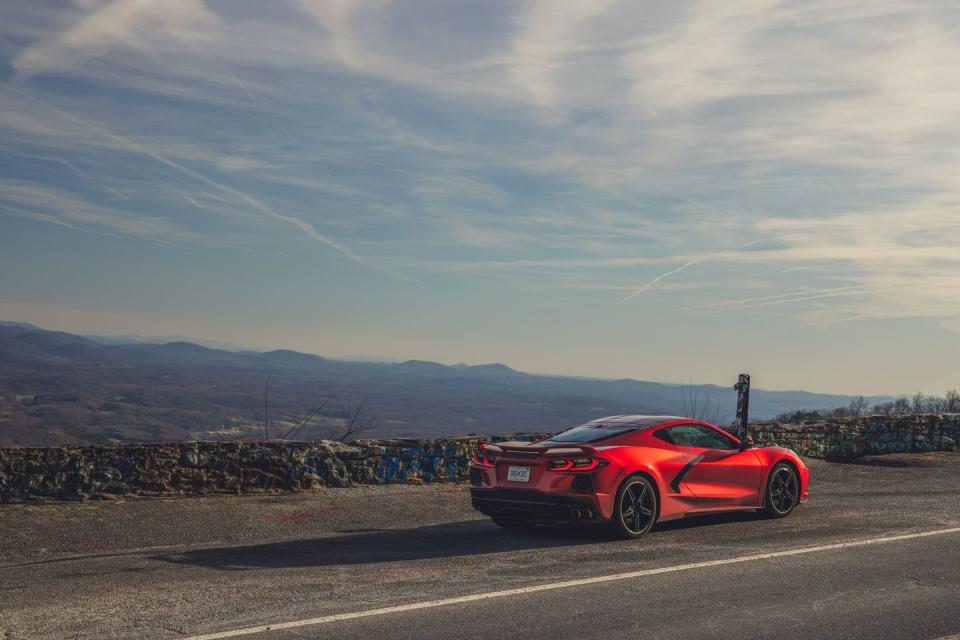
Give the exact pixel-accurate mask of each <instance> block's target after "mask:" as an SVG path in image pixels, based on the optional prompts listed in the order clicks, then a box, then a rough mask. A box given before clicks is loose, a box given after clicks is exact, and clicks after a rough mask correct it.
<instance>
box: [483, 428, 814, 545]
mask: <svg viewBox="0 0 960 640" xmlns="http://www.w3.org/2000/svg"><path fill="white" fill-rule="evenodd" d="M809 476H810V472H809V471H808V469H807V467H806V465H804V464H803V461H802V460H801V459H800V457H799V456H798V455H797V454H796V453H794V452H793V451H791V450H790V449H784V448H783V447H754V446H753V441H752V440H751V439H750V438H749V437H745V438H744V439H743V441H741V440H739V439H737V438H735V437H734V436H732V435H730V434H729V433H727V432H726V431H724V430H723V429H720V428H718V427H715V426H713V425H712V424H708V423H706V422H701V421H699V420H690V419H687V418H678V417H674V416H611V417H608V418H600V419H598V420H593V421H591V422H588V423H586V424H584V425H582V426H579V427H575V428H573V429H570V430H568V431H564V432H563V433H560V434H557V435H555V436H552V437H550V438H548V439H547V440H542V441H540V442H533V443H531V442H503V443H496V444H486V443H484V444H481V445H480V447H479V448H478V450H477V452H476V453H475V454H474V458H473V461H472V463H471V464H470V495H471V498H472V500H473V506H474V507H475V508H476V509H478V510H480V511H481V512H483V513H485V514H486V515H488V516H490V517H491V518H493V521H494V522H496V523H497V524H498V525H500V526H502V527H505V528H508V529H510V528H522V527H528V526H531V525H533V524H538V523H542V524H571V523H581V522H596V523H606V524H608V525H612V526H613V528H614V529H615V530H616V531H618V532H619V533H620V534H621V535H623V536H625V537H628V538H637V537H640V536H642V535H643V534H644V533H646V532H647V531H649V530H650V528H651V527H653V525H654V523H656V522H663V521H666V520H674V519H677V518H683V517H685V516H688V515H694V514H703V513H718V512H724V511H746V510H752V509H762V510H764V511H766V512H767V513H768V514H770V515H771V516H773V517H777V518H782V517H784V516H786V515H788V514H789V513H790V512H791V511H793V509H794V507H796V506H797V504H799V503H801V502H805V501H806V499H807V481H808V479H809Z"/></svg>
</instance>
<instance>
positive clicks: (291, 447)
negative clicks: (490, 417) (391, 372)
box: [0, 434, 545, 502]
mask: <svg viewBox="0 0 960 640" xmlns="http://www.w3.org/2000/svg"><path fill="white" fill-rule="evenodd" d="M544 435H545V434H540V435H522V436H517V438H520V439H529V438H531V437H532V438H537V439H539V438H540V437H544ZM482 440H487V441H496V440H503V438H502V437H482V436H476V437H470V438H448V439H430V440H426V439H424V440H364V441H358V442H352V443H349V444H344V443H339V442H329V441H321V442H182V443H171V444H130V445H96V446H81V447H22V448H19V447H15V448H0V502H24V501H29V500H38V499H50V498H53V499H74V500H83V499H88V498H101V499H110V498H119V497H123V496H182V495H213V494H243V493H256V492H270V491H300V490H305V489H313V488H316V487H323V486H330V487H346V486H350V485H353V484H382V483H391V482H401V483H404V482H405V483H419V482H449V481H458V480H465V479H466V475H467V463H468V462H469V459H470V457H472V455H473V451H474V449H476V446H477V444H478V443H479V442H481V441H482Z"/></svg>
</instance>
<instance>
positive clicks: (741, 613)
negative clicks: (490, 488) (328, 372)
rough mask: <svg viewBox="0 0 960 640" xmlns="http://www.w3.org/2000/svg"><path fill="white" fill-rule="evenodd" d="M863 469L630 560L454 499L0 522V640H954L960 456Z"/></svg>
mask: <svg viewBox="0 0 960 640" xmlns="http://www.w3.org/2000/svg"><path fill="white" fill-rule="evenodd" d="M881 462H884V463H885V464H897V465H903V466H870V465H851V464H828V463H824V462H819V461H808V463H809V465H810V467H811V470H812V473H813V480H812V484H811V492H810V493H811V497H810V501H809V502H808V503H807V504H805V505H803V506H802V507H801V508H799V509H798V510H797V511H796V512H795V513H794V514H793V515H792V516H791V517H789V518H787V519H785V520H765V519H763V518H760V517H758V516H755V515H752V514H745V515H736V516H727V517H710V518H701V519H689V520H685V521H681V522H678V523H669V524H666V525H662V526H658V527H657V528H655V529H654V531H653V532H651V534H649V535H648V536H647V537H645V538H644V539H642V540H638V541H629V542H624V541H620V540H616V539H613V538H611V537H608V536H605V535H603V534H602V533H600V532H596V531H591V530H582V531H572V532H571V531H553V530H545V531H539V530H538V531H536V532H531V533H524V534H517V533H510V532H506V531H501V530H499V529H498V528H497V527H496V526H494V525H493V524H492V523H490V522H488V521H486V520H485V519H483V518H481V517H479V516H478V515H477V514H475V512H473V511H472V509H471V508H470V506H469V499H468V497H467V490H466V487H465V486H463V485H446V486H420V487H417V486H393V487H358V488H355V489H331V490H324V491H320V492H317V493H311V494H303V495H279V496H261V497H245V498H209V499H206V498H205V499H184V500H163V501H159V500H137V501H126V502H100V503H61V504H43V505H30V506H24V505H12V506H10V505H8V506H0V638H2V639H4V640H8V639H19V638H182V637H196V636H200V635H203V634H214V633H221V632H225V635H223V636H221V637H242V638H257V639H263V640H265V639H267V638H269V639H280V638H369V637H377V638H382V637H390V638H431V637H432V638H446V637H459V638H474V637H496V638H498V640H500V639H506V638H523V639H525V640H532V639H539V638H551V639H556V638H567V637H571V638H600V637H602V638H609V637H624V636H641V635H643V636H646V637H671V638H753V637H785V638H793V637H805V638H838V637H844V638H871V639H875V638H930V639H933V638H939V637H943V636H948V635H951V634H956V633H958V632H960V456H958V455H950V454H931V455H927V456H890V457H886V458H883V459H881ZM914 534H924V535H922V536H915V535H914ZM910 536H912V537H910ZM864 542H868V544H860V543H864ZM848 543H854V544H848ZM798 550H802V551H803V552H802V553H799V552H797V551H798ZM624 574H630V575H624ZM560 583H568V584H560ZM571 583H572V584H571ZM506 590H514V591H513V592H509V593H501V592H503V591H506ZM460 597H464V599H463V600H461V601H457V602H453V603H446V604H444V603H437V602H436V601H438V600H444V599H451V598H460ZM389 607H409V608H408V609H407V610H401V611H396V610H394V611H388V612H380V613H376V612H375V610H379V609H383V608H389ZM371 611H374V613H376V615H369V613H370V612H371ZM338 614H348V617H347V619H330V616H336V615H338ZM351 614H357V615H358V616H361V617H349V615H351ZM266 625H270V626H274V627H276V626H277V625H288V628H281V629H276V628H274V629H271V630H268V631H264V630H260V631H256V632H254V633H250V634H247V635H237V632H240V631H243V630H248V629H258V628H262V627H263V626H266ZM291 625H292V626H291Z"/></svg>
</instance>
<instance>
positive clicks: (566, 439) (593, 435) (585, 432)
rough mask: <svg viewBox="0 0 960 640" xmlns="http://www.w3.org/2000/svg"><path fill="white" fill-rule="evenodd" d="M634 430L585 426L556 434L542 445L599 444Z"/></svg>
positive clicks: (621, 427)
mask: <svg viewBox="0 0 960 640" xmlns="http://www.w3.org/2000/svg"><path fill="white" fill-rule="evenodd" d="M634 430H636V427H626V426H605V425H598V424H585V425H582V426H579V427H574V428H573V429H568V430H567V431H564V432H563V433H558V434H557V435H555V436H552V437H551V438H549V439H547V440H544V441H543V444H585V443H587V442H600V441H601V440H606V439H607V438H612V437H614V436H620V435H623V434H625V433H630V432H631V431H634Z"/></svg>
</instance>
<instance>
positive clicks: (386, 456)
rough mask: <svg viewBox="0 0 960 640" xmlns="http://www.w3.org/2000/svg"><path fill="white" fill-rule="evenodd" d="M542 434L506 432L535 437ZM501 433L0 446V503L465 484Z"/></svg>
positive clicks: (784, 434) (785, 442)
mask: <svg viewBox="0 0 960 640" xmlns="http://www.w3.org/2000/svg"><path fill="white" fill-rule="evenodd" d="M751 433H752V435H753V437H754V440H755V441H756V443H757V445H759V446H763V445H768V444H779V445H781V446H786V447H790V448H791V449H794V450H795V451H797V452H798V453H800V454H801V455H805V456H809V457H814V458H827V459H851V458H855V457H857V456H860V455H864V454H878V453H893V452H910V451H915V452H922V451H957V450H958V442H960V415H957V414H953V415H923V416H908V417H885V416H871V417H867V418H844V419H838V420H831V421H827V422H823V423H816V424H803V425H796V424H755V425H752V426H751ZM545 435H546V434H527V435H521V436H514V437H513V438H516V439H531V440H537V439H540V438H542V437H545ZM503 439H505V438H504V437H483V436H475V437H468V438H446V439H423V440H362V441H358V442H351V443H346V444H344V443H338V442H329V441H322V442H184V443H172V444H140V445H105V446H86V447H42V448H30V447H24V448H0V502H24V501H29V500H38V499H73V500H83V499H88V498H101V499H110V498H118V497H123V496H182V495H212V494H243V493H256V492H269V491H300V490H307V489H313V488H317V487H324V486H329V487H345V486H350V485H353V484H381V483H393V482H398V483H420V482H450V481H460V480H465V479H466V474H467V463H468V461H469V460H470V458H471V457H472V455H473V451H474V449H476V446H477V444H478V443H479V442H481V441H483V440H487V441H498V440H503Z"/></svg>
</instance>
